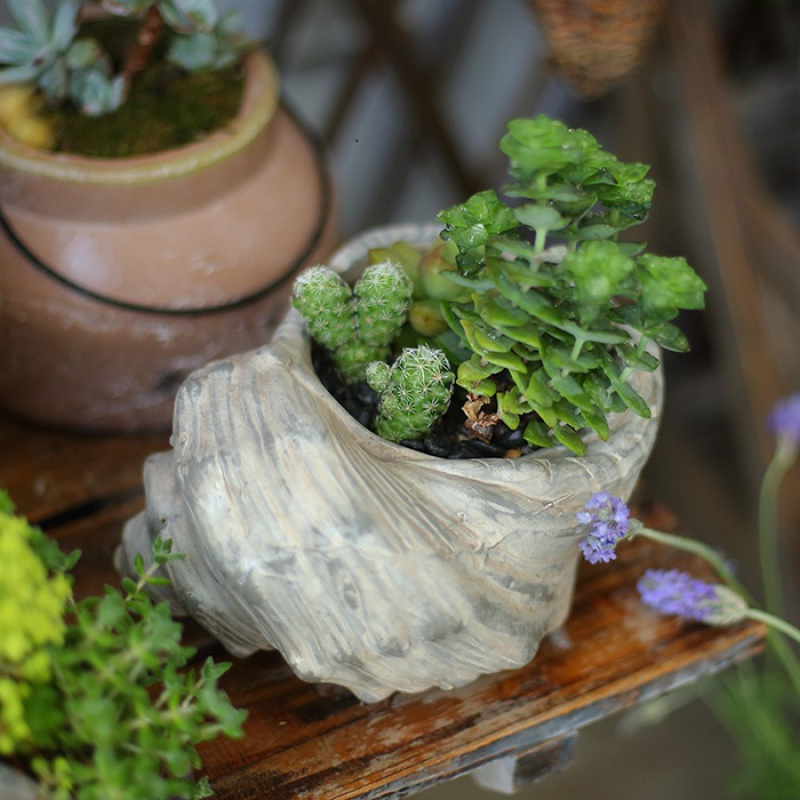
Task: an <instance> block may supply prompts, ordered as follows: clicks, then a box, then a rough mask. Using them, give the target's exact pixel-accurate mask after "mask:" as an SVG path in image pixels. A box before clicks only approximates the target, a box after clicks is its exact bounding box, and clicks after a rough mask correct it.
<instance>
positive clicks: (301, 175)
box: [0, 53, 333, 430]
mask: <svg viewBox="0 0 800 800" xmlns="http://www.w3.org/2000/svg"><path fill="white" fill-rule="evenodd" d="M331 205H332V204H331V189H330V185H329V180H328V175H327V171H326V166H325V164H324V160H323V157H322V155H321V153H320V151H319V148H318V146H317V145H316V143H315V142H314V141H313V139H312V138H311V137H310V136H309V134H308V133H307V132H306V131H304V130H303V128H302V126H301V125H300V124H299V123H298V121H297V120H296V119H294V118H293V117H292V115H291V114H290V113H289V112H288V111H287V110H286V108H284V107H283V106H282V105H280V103H279V100H278V81H277V76H276V72H275V68H274V65H273V64H272V62H271V60H270V59H269V58H268V57H267V56H266V55H265V54H263V53H255V54H252V55H251V56H249V57H248V62H247V81H246V88H245V96H244V100H243V105H242V109H241V111H240V113H239V115H238V116H237V117H236V119H234V121H233V122H232V123H231V124H230V125H229V126H228V127H227V128H226V129H224V130H222V131H219V132H217V133H215V134H213V135H211V136H209V137H207V138H205V139H203V140H202V141H200V142H198V143H195V144H191V145H188V146H186V147H182V148H178V149H175V150H172V151H168V152H165V153H161V154H157V155H151V156H141V157H136V158H125V159H89V158H82V157H77V156H70V155H61V154H52V153H46V152H43V151H38V150H34V149H32V148H29V147H26V146H25V145H22V144H20V143H18V142H15V141H13V140H11V139H10V137H8V136H7V135H6V134H5V133H4V132H2V131H0V211H1V212H2V216H0V227H1V228H2V229H3V231H4V233H3V235H2V237H0V341H2V347H1V348H0V404H2V405H4V406H6V407H7V408H9V409H11V410H13V411H16V412H18V413H20V414H23V415H25V416H28V417H30V418H33V419H36V420H39V421H42V422H46V423H48V424H55V425H68V426H73V427H79V428H85V429H95V430H136V429H145V428H163V427H167V426H168V425H169V420H170V418H171V413H172V404H173V400H174V394H175V390H176V389H177V387H178V385H179V384H180V382H181V381H182V380H183V378H184V377H185V376H186V375H187V374H188V373H189V372H190V371H191V370H193V369H195V368H196V367H198V366H200V365H201V364H204V363H206V362H207V361H208V360H209V359H213V358H218V357H220V356H223V355H226V354H229V353H232V352H236V351H240V350H247V349H250V348H252V347H255V346H257V345H259V344H262V343H264V342H266V341H268V340H269V338H270V336H271V334H272V332H273V329H274V327H275V325H276V323H277V321H278V320H280V319H281V318H282V316H283V315H284V313H285V311H286V308H287V303H288V292H289V288H290V285H291V282H292V281H291V278H292V277H293V275H294V274H295V273H296V271H297V270H298V269H299V268H300V267H301V266H303V265H304V264H306V263H308V262H309V261H313V260H318V259H319V258H321V257H322V255H323V254H324V252H326V250H327V249H328V247H329V245H330V242H331V240H332V235H333V221H332V220H333V214H332V209H331Z"/></svg>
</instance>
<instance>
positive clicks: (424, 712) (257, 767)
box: [202, 541, 763, 800]
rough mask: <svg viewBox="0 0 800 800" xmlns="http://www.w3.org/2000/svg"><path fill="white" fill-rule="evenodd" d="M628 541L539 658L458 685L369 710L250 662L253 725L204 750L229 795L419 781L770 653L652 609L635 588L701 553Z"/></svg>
mask: <svg viewBox="0 0 800 800" xmlns="http://www.w3.org/2000/svg"><path fill="white" fill-rule="evenodd" d="M624 550H625V552H624V554H623V556H622V558H621V559H620V563H619V564H618V565H614V566H612V567H593V568H591V567H588V565H587V568H585V569H583V570H582V573H581V578H580V581H579V584H578V589H577V592H576V597H575V609H574V612H573V615H572V617H571V618H570V620H569V621H568V623H567V625H566V626H565V628H564V630H563V632H562V633H561V635H558V636H552V637H549V638H548V639H547V640H546V641H545V643H544V644H543V646H542V648H541V650H540V653H539V654H538V655H537V657H536V659H534V661H533V663H532V664H530V665H529V666H528V667H526V668H524V669H521V670H517V671H515V672H510V673H504V674H501V675H496V676H488V677H485V678H483V679H480V680H478V681H476V682H474V683H472V684H470V685H469V686H466V687H464V688H462V689H458V690H455V691H452V692H443V691H431V692H427V693H424V694H422V695H418V696H402V695H395V696H394V697H392V698H390V699H389V700H387V701H384V702H382V703H378V704H375V705H371V706H365V705H362V704H359V703H358V702H357V701H356V700H355V699H354V698H352V697H351V696H350V695H348V694H346V693H341V692H336V691H325V690H321V689H320V688H319V687H315V686H309V685H306V684H303V683H302V682H300V681H298V680H297V679H296V678H293V677H292V676H291V674H290V673H289V672H288V671H287V669H286V667H285V666H284V665H283V664H282V663H281V662H280V659H278V658H276V657H275V656H269V655H259V656H255V657H253V658H251V659H245V660H243V661H240V662H237V663H236V664H235V665H234V667H233V669H232V670H231V672H230V673H229V675H228V676H227V681H226V686H227V688H228V690H229V691H230V693H231V696H232V698H233V699H234V702H236V703H237V704H241V705H244V706H246V707H247V708H249V710H250V719H249V721H248V723H247V726H246V730H247V735H246V737H245V739H244V740H242V741H241V742H237V743H230V742H224V741H222V740H217V741H216V742H213V743H210V744H208V745H206V746H204V747H203V750H202V752H203V756H204V763H205V768H206V769H207V770H208V773H209V775H210V777H211V778H212V785H213V786H214V787H215V789H216V791H217V793H218V795H219V797H220V798H221V799H222V800H237V799H238V798H251V799H252V798H260V797H270V798H272V799H273V800H275V799H276V798H290V797H291V798H323V797H326V798H327V797H337V798H350V797H366V798H377V797H385V796H387V795H394V794H396V793H401V794H403V793H408V792H410V791H417V790H419V789H422V788H425V787H426V786H430V785H432V784H434V783H437V782H439V781H441V780H446V779H448V778H450V777H453V776H455V775H458V774H463V773H464V772H468V771H470V770H472V769H475V768H476V767H479V766H481V765H483V764H486V763H488V762H490V761H491V760H493V759H496V758H498V757H503V756H508V755H511V754H513V753H515V752H518V751H520V750H523V749H527V748H531V747H535V746H537V745H539V744H541V743H543V742H547V741H549V740H551V739H553V738H557V737H562V736H564V735H568V734H570V733H571V732H572V731H574V730H576V729H578V728H580V727H583V726H584V725H587V724H589V723H590V722H592V721H595V720H597V719H599V718H601V717H604V716H607V715H608V714H611V713H613V712H616V711H619V710H621V709H623V708H625V707H627V706H630V705H632V704H634V703H636V702H640V701H642V700H644V699H647V698H650V697H654V696H657V695H659V694H661V693H664V692H666V691H669V690H670V689H672V688H675V687H677V686H679V685H681V684H684V683H687V682H691V681H693V680H696V679H697V678H699V677H701V676H702V675H706V674H711V673H713V672H716V671H717V670H719V669H722V668H724V667H726V666H728V665H729V664H730V663H732V662H733V661H736V660H739V659H742V658H745V657H747V656H749V655H752V654H753V653H754V652H755V651H757V650H758V649H759V647H760V643H761V640H762V637H763V630H762V629H761V627H760V626H758V625H754V624H749V623H748V624H743V625H739V626H736V627H734V628H729V629H725V630H720V629H711V628H706V627H701V626H697V625H684V624H682V623H680V622H678V621H676V620H674V619H667V618H662V617H659V616H657V615H655V614H653V613H651V612H649V611H648V610H647V609H645V608H644V607H643V606H642V604H641V603H640V602H639V599H638V595H637V592H636V589H635V581H636V579H637V578H638V577H639V575H640V574H641V572H642V571H643V570H644V569H645V568H646V567H647V566H651V565H652V566H661V567H673V566H675V567H690V568H692V570H693V572H694V573H695V574H697V575H699V576H701V577H702V576H704V575H705V576H708V573H707V571H706V570H705V569H704V568H703V565H702V564H701V563H698V562H697V561H696V560H695V559H691V558H688V559H687V558H685V557H683V556H682V555H676V554H675V553H671V552H669V551H666V550H665V549H664V548H659V547H656V546H654V545H651V544H649V543H646V542H643V541H641V542H636V543H633V544H630V545H627V546H626V547H625V548H624Z"/></svg>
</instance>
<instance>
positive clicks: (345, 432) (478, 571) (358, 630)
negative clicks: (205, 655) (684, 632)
mask: <svg viewBox="0 0 800 800" xmlns="http://www.w3.org/2000/svg"><path fill="white" fill-rule="evenodd" d="M400 237H405V238H406V239H408V238H410V237H411V238H413V237H414V232H413V231H409V230H408V229H405V228H391V229H386V230H383V231H382V232H378V233H375V232H372V233H370V234H368V235H367V236H366V237H363V238H361V239H359V240H358V241H356V242H355V243H353V244H350V245H347V246H345V248H344V249H343V250H341V251H340V252H339V253H338V254H337V255H335V256H334V257H333V259H332V265H333V266H334V267H337V268H342V267H345V266H357V263H358V262H359V260H361V261H363V258H362V257H363V256H364V255H365V253H366V250H367V249H368V248H369V247H372V246H376V245H378V244H388V243H391V242H393V241H396V240H397V239H398V238H400ZM417 238H418V240H420V241H430V230H429V229H427V228H425V229H422V232H421V233H417ZM635 381H636V384H635V385H636V389H637V391H638V392H639V393H640V394H641V395H642V396H643V397H644V399H645V400H646V401H647V402H648V403H649V405H650V406H651V408H652V409H653V416H652V418H651V419H649V420H646V419H642V418H641V417H638V416H635V415H634V414H632V413H624V414H619V415H615V416H614V417H613V418H612V419H611V420H610V426H611V437H610V440H609V442H607V443H606V442H602V441H601V440H599V439H598V438H597V437H596V436H594V435H589V436H587V437H586V439H585V441H586V444H587V448H586V451H587V452H586V455H585V456H584V457H582V458H579V457H576V456H574V455H573V454H571V453H570V452H569V451H567V450H566V448H562V447H556V448H552V449H548V450H540V451H538V452H536V453H534V454H531V455H527V456H524V457H521V458H516V459H511V458H509V459H503V458H486V459H469V460H447V459H441V458H436V457H434V456H430V455H427V454H425V453H420V452H416V451H413V450H410V449H407V448H404V447H401V446H399V445H395V444H391V443H389V442H386V441H384V440H382V439H380V438H379V437H377V436H376V435H375V434H373V433H372V432H371V431H369V430H367V429H366V428H364V427H362V426H361V425H360V424H359V423H357V422H356V421H355V420H354V419H353V418H352V417H351V416H350V415H349V414H348V413H347V412H346V411H345V410H344V409H343V408H342V407H341V406H340V405H339V404H338V403H337V402H336V401H335V400H334V399H333V398H332V397H331V395H330V394H329V393H328V391H327V390H326V389H325V388H324V387H323V386H322V384H321V383H320V381H319V379H318V378H317V375H316V373H315V371H314V368H313V366H312V362H311V348H310V340H309V336H308V333H307V331H306V328H305V324H304V322H303V321H302V319H301V318H300V316H299V315H298V314H297V313H296V312H294V311H291V312H290V313H289V315H288V316H287V317H286V319H285V321H284V322H283V323H282V325H281V326H280V327H279V329H278V332H277V333H276V335H275V337H274V339H273V341H272V343H271V344H270V345H269V346H267V347H263V348H261V349H259V350H256V351H254V352H250V353H245V354H243V355H237V356H234V357H231V358H228V359H225V360H222V361H217V362H215V363H212V364H210V365H208V366H207V367H205V368H203V369H201V370H199V371H198V372H195V373H194V374H193V375H192V376H191V377H190V378H189V380H187V381H186V383H185V384H184V385H183V386H182V388H181V389H180V391H179V394H178V399H177V402H176V407H175V417H174V431H173V437H172V445H173V449H172V451H171V452H167V453H159V454H156V455H153V456H151V457H150V458H149V459H148V461H147V463H146V466H145V487H146V492H147V509H146V511H144V512H142V513H141V514H139V515H138V516H136V517H134V518H133V519H131V520H130V521H129V522H128V523H127V525H126V528H125V531H124V536H123V543H122V546H121V547H120V549H119V551H118V554H117V558H118V566H119V567H120V568H121V569H122V570H123V571H128V572H130V571H131V569H132V567H131V565H132V563H133V559H134V556H135V554H136V553H148V552H150V551H151V545H150V541H151V539H152V538H153V537H155V536H157V535H161V536H164V537H169V538H172V539H173V540H174V547H175V549H176V550H179V551H182V552H184V553H186V558H185V559H183V560H181V561H176V562H174V563H171V564H169V565H168V568H167V569H168V574H169V577H170V578H171V579H172V586H171V587H170V588H169V589H168V590H166V591H167V592H168V593H169V594H167V595H165V596H168V598H169V599H170V601H171V602H172V603H173V606H174V608H175V610H176V611H183V612H186V613H188V614H191V615H192V616H193V617H195V618H196V619H197V620H198V621H199V622H200V623H201V624H202V625H204V626H205V627H206V628H207V629H208V630H209V631H211V632H212V633H213V634H214V635H215V636H217V637H218V638H219V640H220V641H221V642H222V643H223V644H224V645H225V646H226V647H227V648H228V650H230V652H231V653H233V654H234V655H237V656H246V655H248V654H251V653H253V652H254V651H256V650H260V649H272V648H277V649H278V650H279V651H280V652H281V653H282V654H283V656H284V657H285V658H286V660H287V661H288V663H289V664H290V665H291V667H292V669H293V670H294V671H295V672H296V673H297V675H299V676H300V677H301V678H303V679H305V680H308V681H320V682H329V683H334V684H339V685H341V686H345V687H347V688H348V689H350V690H352V691H353V692H354V693H355V694H356V695H357V696H358V697H359V698H360V699H361V700H363V701H367V702H371V701H377V700H380V699H382V698H385V697H386V696H388V695H389V694H391V693H393V692H395V691H398V690H399V691H403V692H417V691H421V690H424V689H427V688H430V687H432V686H439V687H442V688H452V687H456V686H459V685H463V684H465V683H468V682H470V681H472V680H473V679H475V678H476V677H478V676H479V675H482V674H486V673H492V672H497V671H501V670H506V669H512V668H517V667H520V666H522V665H524V664H526V663H528V662H529V661H530V660H531V659H532V658H533V656H534V654H535V653H536V650H537V648H538V646H539V643H540V641H541V639H542V637H543V636H544V635H545V634H547V633H548V632H549V631H552V630H553V629H555V628H557V627H558V626H560V625H561V624H563V623H564V621H565V620H566V618H567V616H568V614H569V611H570V605H571V602H572V594H573V587H574V581H575V572H576V567H577V561H578V555H579V547H578V543H579V540H580V536H581V532H580V530H579V528H578V526H577V522H576V518H575V515H576V513H577V512H578V511H580V510H581V509H582V508H583V506H584V504H585V503H586V501H587V500H588V499H589V498H590V497H591V496H592V495H593V494H594V493H595V492H598V491H601V490H606V491H609V492H611V493H613V494H615V495H618V496H621V497H624V498H627V497H628V496H629V495H630V493H631V491H632V489H633V486H634V483H635V481H636V479H637V476H638V474H639V472H640V470H641V468H642V467H643V465H644V463H645V461H646V459H647V457H648V455H649V453H650V450H651V448H652V445H653V443H654V439H655V435H656V429H657V427H658V421H659V412H660V408H661V396H662V375H661V371H660V370H659V371H657V372H655V373H652V374H646V373H637V374H636V377H635ZM159 591H164V590H159Z"/></svg>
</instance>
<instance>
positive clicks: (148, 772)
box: [0, 495, 244, 800]
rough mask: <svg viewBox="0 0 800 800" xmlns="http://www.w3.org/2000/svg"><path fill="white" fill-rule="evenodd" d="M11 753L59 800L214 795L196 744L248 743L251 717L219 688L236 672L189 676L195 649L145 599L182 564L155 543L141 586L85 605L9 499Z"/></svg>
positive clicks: (52, 549)
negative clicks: (196, 777) (194, 774)
mask: <svg viewBox="0 0 800 800" xmlns="http://www.w3.org/2000/svg"><path fill="white" fill-rule="evenodd" d="M0 509H2V515H0V626H1V627H2V629H3V631H4V636H3V637H2V640H0V697H1V698H2V700H3V703H2V713H0V754H2V755H5V756H7V757H14V763H16V764H17V765H19V764H23V765H27V768H28V770H29V772H30V773H31V774H32V775H34V776H35V777H36V779H37V780H38V781H39V783H40V785H41V787H42V792H43V797H45V798H50V799H51V800H101V798H102V800H110V799H111V798H118V800H141V798H144V797H146V798H148V800H151V799H152V800H162V799H163V800H167V798H172V797H181V798H190V797H204V796H208V793H209V791H210V790H209V789H208V784H207V781H205V780H203V781H200V782H199V783H195V782H194V781H193V780H192V779H191V769H192V768H196V767H199V766H200V759H199V756H198V753H197V750H196V747H195V745H196V744H197V743H199V742H202V741H205V740H207V739H210V738H213V737H215V736H217V735H218V734H219V733H225V734H226V735H228V736H240V735H241V734H242V730H241V725H242V722H243V718H244V713H243V712H240V711H237V710H236V709H234V708H233V707H232V706H231V705H230V702H229V700H228V698H227V696H226V695H225V694H224V693H223V692H222V691H221V690H220V689H219V688H218V681H219V678H220V677H221V675H222V674H223V673H224V672H225V671H226V670H227V668H228V666H229V665H227V664H215V663H214V662H213V661H212V660H210V659H209V660H207V661H206V662H205V664H203V665H202V667H201V668H200V670H199V672H198V671H196V670H194V669H191V668H187V665H188V662H189V659H190V658H191V657H192V656H193V655H194V650H193V649H192V648H189V647H185V646H183V645H182V644H181V631H182V628H181V625H180V624H179V623H177V622H175V621H174V620H172V618H171V617H170V614H169V608H168V606H167V604H166V603H160V604H154V603H153V601H152V600H151V599H150V596H149V595H148V594H147V592H146V591H145V589H146V587H147V586H148V585H159V584H163V583H164V579H163V578H160V577H158V576H157V575H156V574H155V573H156V572H157V570H158V568H159V567H160V566H162V565H164V564H166V563H168V562H169V561H172V560H174V559H176V558H180V557H181V556H180V554H177V553H172V552H171V543H170V542H164V541H161V540H156V541H155V542H154V546H153V563H152V566H151V567H149V568H147V567H146V566H145V562H144V559H143V558H142V557H141V556H140V557H138V558H137V559H136V568H137V571H138V580H137V581H134V580H130V579H125V580H123V583H122V591H119V590H117V589H115V588H113V587H110V586H109V587H106V590H105V593H104V594H103V595H102V596H100V597H88V598H86V599H84V600H81V601H80V602H75V601H74V600H73V599H72V596H71V593H70V589H69V587H70V578H69V574H68V570H69V569H71V567H72V566H73V564H74V562H75V560H76V558H77V556H71V557H66V556H64V555H63V554H62V553H61V552H60V551H59V550H58V548H57V547H56V546H55V544H54V543H53V542H51V541H50V540H49V539H47V537H45V536H44V534H43V533H42V532H41V531H39V530H38V529H36V528H33V527H31V526H29V525H28V524H27V523H26V522H25V520H23V519H22V518H19V517H15V516H13V515H12V513H11V510H10V508H9V504H8V502H7V498H5V497H4V496H2V495H0Z"/></svg>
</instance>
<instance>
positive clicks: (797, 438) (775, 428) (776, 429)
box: [767, 392, 800, 446]
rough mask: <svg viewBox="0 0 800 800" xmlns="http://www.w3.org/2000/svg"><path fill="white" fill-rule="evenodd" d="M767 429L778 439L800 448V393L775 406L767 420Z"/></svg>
mask: <svg viewBox="0 0 800 800" xmlns="http://www.w3.org/2000/svg"><path fill="white" fill-rule="evenodd" d="M767 427H768V428H769V429H770V430H771V431H772V432H773V433H774V434H775V435H776V436H777V437H778V438H781V439H787V440H788V441H789V442H791V443H792V444H794V445H796V446H800V392H798V393H796V394H793V395H790V396H789V397H786V398H784V399H783V400H780V401H779V402H777V403H776V404H775V406H774V407H773V409H772V412H771V413H770V415H769V417H768V418H767Z"/></svg>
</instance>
